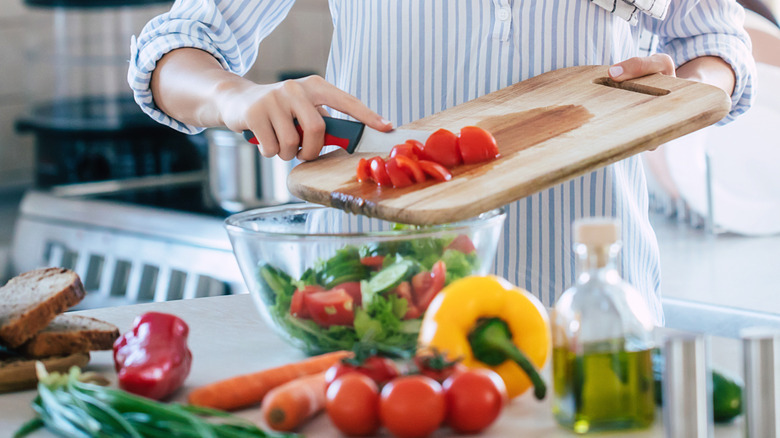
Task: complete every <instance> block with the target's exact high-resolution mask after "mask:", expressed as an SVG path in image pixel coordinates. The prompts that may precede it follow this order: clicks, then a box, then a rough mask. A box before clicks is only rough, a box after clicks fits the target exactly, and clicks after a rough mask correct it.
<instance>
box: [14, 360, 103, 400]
mask: <svg viewBox="0 0 780 438" xmlns="http://www.w3.org/2000/svg"><path fill="white" fill-rule="evenodd" d="M38 360H40V361H41V362H43V364H44V365H45V366H46V370H48V371H49V372H54V371H58V372H61V373H66V372H68V370H69V369H70V367H72V366H74V365H75V366H77V367H79V368H83V367H84V366H85V365H87V362H89V353H77V354H71V355H69V356H60V357H48V358H45V359H27V358H24V357H15V358H7V359H3V360H0V393H3V392H11V391H21V390H24V389H32V388H35V385H37V384H38V377H37V376H36V374H35V362H37V361H38Z"/></svg>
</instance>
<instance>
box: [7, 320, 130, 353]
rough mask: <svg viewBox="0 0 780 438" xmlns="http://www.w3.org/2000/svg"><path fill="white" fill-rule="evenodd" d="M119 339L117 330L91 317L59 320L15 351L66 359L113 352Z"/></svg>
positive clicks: (115, 327) (113, 326)
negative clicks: (92, 353) (70, 355)
mask: <svg viewBox="0 0 780 438" xmlns="http://www.w3.org/2000/svg"><path fill="white" fill-rule="evenodd" d="M118 337H119V328H117V326H115V325H113V324H110V323H107V322H105V321H101V320H99V319H95V318H90V317H88V316H81V315H73V314H70V313H65V314H62V315H59V316H57V317H56V318H54V320H53V321H52V322H51V323H50V324H49V325H48V326H46V328H45V329H43V330H42V331H40V332H38V334H36V335H35V336H33V337H32V339H30V340H29V341H27V342H25V343H24V344H22V346H21V347H19V348H17V349H16V351H18V352H19V353H22V354H24V355H26V356H30V357H46V356H64V355H68V354H74V353H86V352H88V351H94V350H110V349H111V347H113V346H114V341H115V340H116V338H118Z"/></svg>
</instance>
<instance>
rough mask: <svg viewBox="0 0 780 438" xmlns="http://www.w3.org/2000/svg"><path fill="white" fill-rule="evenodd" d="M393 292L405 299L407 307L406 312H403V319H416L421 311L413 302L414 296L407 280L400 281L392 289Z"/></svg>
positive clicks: (420, 314)
mask: <svg viewBox="0 0 780 438" xmlns="http://www.w3.org/2000/svg"><path fill="white" fill-rule="evenodd" d="M393 293H394V294H396V295H398V297H399V298H403V299H405V300H406V305H407V307H406V313H405V314H404V319H416V318H419V317H420V316H422V312H421V311H420V309H418V308H417V305H415V303H414V297H412V285H411V284H410V283H409V282H408V281H404V282H401V284H399V285H398V286H396V288H395V289H393Z"/></svg>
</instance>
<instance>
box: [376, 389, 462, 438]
mask: <svg viewBox="0 0 780 438" xmlns="http://www.w3.org/2000/svg"><path fill="white" fill-rule="evenodd" d="M446 409H447V402H446V400H445V398H444V391H443V390H442V387H441V385H439V383H438V382H436V381H435V380H433V379H431V378H428V377H425V376H404V377H399V378H397V379H394V380H392V381H391V382H390V383H388V384H387V385H385V387H384V388H382V393H381V395H380V399H379V418H380V419H381V420H382V425H384V426H385V427H386V428H387V430H389V431H390V433H392V434H393V435H395V436H397V437H399V438H421V437H426V436H428V435H430V434H432V433H433V432H435V431H436V429H438V428H439V425H441V423H442V421H444V418H445V415H446Z"/></svg>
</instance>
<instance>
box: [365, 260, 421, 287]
mask: <svg viewBox="0 0 780 438" xmlns="http://www.w3.org/2000/svg"><path fill="white" fill-rule="evenodd" d="M412 268H413V266H412V263H410V262H408V261H402V262H400V263H394V264H392V265H390V266H388V267H386V268H384V269H382V270H381V271H379V272H378V273H377V274H376V275H375V276H374V277H373V278H371V280H369V281H368V287H370V288H371V290H372V291H374V292H376V293H382V292H387V291H389V290H391V289H393V288H394V287H396V286H398V285H399V284H401V282H403V281H404V280H406V278H407V277H408V276H409V274H410V273H411V271H412Z"/></svg>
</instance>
